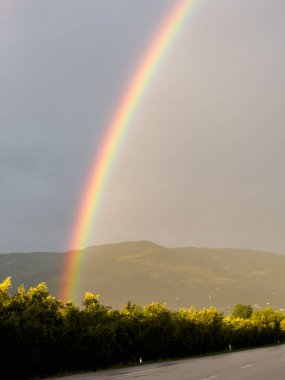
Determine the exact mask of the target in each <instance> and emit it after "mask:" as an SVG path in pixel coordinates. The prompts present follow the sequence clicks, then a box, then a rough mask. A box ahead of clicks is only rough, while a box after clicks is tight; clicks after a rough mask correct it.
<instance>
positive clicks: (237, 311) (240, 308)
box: [232, 303, 253, 319]
mask: <svg viewBox="0 0 285 380" xmlns="http://www.w3.org/2000/svg"><path fill="white" fill-rule="evenodd" d="M252 312H253V309H252V306H251V305H242V304H240V303H239V304H237V305H236V307H235V308H234V311H233V312H232V316H233V317H237V318H244V319H247V318H249V317H250V316H251V314H252Z"/></svg>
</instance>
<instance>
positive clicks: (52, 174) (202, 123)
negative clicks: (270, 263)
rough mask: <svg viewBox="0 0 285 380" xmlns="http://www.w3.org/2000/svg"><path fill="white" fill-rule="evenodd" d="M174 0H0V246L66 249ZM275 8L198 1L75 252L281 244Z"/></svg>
mask: <svg viewBox="0 0 285 380" xmlns="http://www.w3.org/2000/svg"><path fill="white" fill-rule="evenodd" d="M171 4H173V0H155V1H153V0H144V1H139V0H76V1H75V0H29V1H28V0H17V1H15V0H0V49H1V54H0V57H1V60H0V63H1V70H0V128H1V138H0V252H10V251H31V250H42V251H43V250H64V249H66V248H67V247H68V242H69V239H70V234H71V231H72V226H73V223H74V218H75V215H76V212H77V209H78V203H79V199H80V194H81V192H82V190H83V188H84V185H85V180H86V178H87V176H88V168H89V166H90V162H91V161H92V158H93V157H94V154H95V153H96V151H97V149H98V148H99V145H100V141H101V138H102V135H103V134H104V131H105V130H106V125H107V122H108V120H109V119H110V117H111V115H112V113H113V111H114V109H115V106H116V103H117V101H118V99H119V98H120V95H121V94H122V92H123V90H124V88H125V86H126V84H127V83H128V80H129V78H130V75H131V73H132V72H133V71H134V69H135V67H136V65H137V62H138V59H139V57H140V56H141V54H142V53H143V51H144V50H145V48H146V47H147V46H148V44H149V42H150V41H151V39H152V38H153V36H154V33H155V31H156V29H157V27H158V25H159V24H160V23H161V22H162V21H163V17H164V15H165V14H166V13H167V10H168V9H169V7H170V6H171ZM284 18H285V2H284V1H283V0H231V1H229V0H201V1H200V2H199V4H198V6H197V7H196V9H195V11H194V12H193V14H192V15H191V17H190V18H189V20H188V22H187V24H186V25H185V26H184V28H183V30H181V32H180V34H179V36H178V38H177V39H176V41H175V44H174V45H173V47H172V49H171V51H170V52H169V54H168V55H167V57H166V58H165V60H164V61H163V63H162V65H161V66H160V69H159V71H158V72H157V75H156V76H155V79H154V80H153V82H152V84H151V86H150V88H149V89H148V92H147V94H146V96H145V98H144V99H143V101H142V103H141V105H140V107H139V110H138V112H137V113H136V115H135V118H134V120H133V122H132V125H131V127H130V129H129V132H128V133H127V135H126V137H125V139H124V141H123V143H122V145H121V148H120V152H119V156H118V158H117V160H116V162H115V165H114V167H113V170H112V172H111V175H110V177H109V180H108V182H107V185H106V188H105V191H104V195H103V198H102V199H101V202H100V208H99V212H98V214H97V216H96V219H95V222H94V226H93V231H92V236H91V237H90V240H89V242H87V244H88V245H92V244H101V243H110V242H117V241H124V240H142V239H147V240H152V241H155V242H157V243H161V244H164V245H167V246H183V245H189V246H210V247H238V248H253V249H262V250H267V251H272V252H280V253H285V233H284V226H285V218H284V215H285V196H284V194H285V171H284V162H285V149H284V146H285V128H284V119H285V104H284V99H285V97H284V95H285V75H284V67H285V23H284Z"/></svg>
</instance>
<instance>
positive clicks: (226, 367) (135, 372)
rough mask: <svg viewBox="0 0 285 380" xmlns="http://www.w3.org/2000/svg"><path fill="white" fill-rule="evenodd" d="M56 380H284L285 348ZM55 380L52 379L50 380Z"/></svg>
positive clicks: (234, 353)
mask: <svg viewBox="0 0 285 380" xmlns="http://www.w3.org/2000/svg"><path fill="white" fill-rule="evenodd" d="M56 379H57V380H125V379H126V380H215V379H217V380H257V379H258V380H284V379H285V345H279V346H274V347H269V348H259V349H254V350H247V351H240V352H231V353H228V354H222V355H214V356H207V357H200V358H193V359H184V360H177V361H169V362H163V363H158V364H146V365H144V364H141V365H138V366H135V367H130V368H121V369H112V370H106V371H100V372H92V373H86V374H80V375H73V376H66V377H61V378H56ZM54 380H55V379H54Z"/></svg>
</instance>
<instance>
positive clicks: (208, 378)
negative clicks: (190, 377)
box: [203, 375, 219, 380]
mask: <svg viewBox="0 0 285 380" xmlns="http://www.w3.org/2000/svg"><path fill="white" fill-rule="evenodd" d="M217 377H219V376H216V375H214V376H211V377H207V378H206V377H204V379H203V380H212V379H216V378H217Z"/></svg>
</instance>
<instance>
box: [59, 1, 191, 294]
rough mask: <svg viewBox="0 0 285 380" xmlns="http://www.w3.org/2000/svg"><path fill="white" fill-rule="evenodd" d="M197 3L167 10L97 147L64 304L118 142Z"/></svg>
mask: <svg viewBox="0 0 285 380" xmlns="http://www.w3.org/2000/svg"><path fill="white" fill-rule="evenodd" d="M197 2H198V0H178V1H175V4H174V6H173V8H172V9H170V12H169V13H168V15H167V17H166V18H165V20H164V22H163V23H162V25H161V26H160V27H159V29H158V32H157V33H156V34H155V36H154V39H153V40H152V41H151V43H150V46H149V47H148V49H147V50H146V51H145V53H144V55H143V57H142V59H141V60H140V64H139V65H138V67H137V68H136V70H135V73H134V75H133V76H132V77H131V80H130V82H129V85H128V86H127V88H126V91H125V93H124V94H123V96H122V97H121V99H120V101H119V103H118V106H117V109H116V111H115V113H114V116H113V117H112V119H111V122H110V124H109V125H108V126H107V128H106V130H107V132H106V134H105V136H104V138H103V141H102V143H101V146H100V150H99V154H97V155H96V157H95V160H94V164H93V167H92V170H91V172H90V174H89V178H88V181H87V183H86V185H85V188H84V191H83V196H82V200H81V203H80V207H79V212H78V216H77V218H76V222H75V225H74V229H73V232H72V239H71V242H70V245H69V247H70V249H72V251H70V252H69V253H68V257H67V259H66V263H65V266H64V274H63V285H62V292H61V298H62V299H63V300H65V301H67V300H73V299H74V298H75V297H76V292H77V291H78V285H79V281H80V273H81V269H82V263H83V259H84V250H83V248H84V247H85V245H86V243H87V241H88V238H89V237H90V235H91V230H92V224H93V220H94V218H95V216H96V212H97V209H98V205H99V201H100V198H101V196H102V192H103V189H104V185H105V183H106V179H107V177H108V175H109V173H110V170H111V168H112V165H113V162H114V160H115V158H116V155H117V151H118V149H119V147H120V144H121V141H122V139H123V137H124V135H125V133H126V131H127V129H128V127H129V125H130V123H131V120H132V118H133V116H134V113H135V112H136V110H137V108H138V106H139V104H140V102H141V100H142V98H143V96H144V95H145V92H146V90H147V88H148V86H149V84H150V83H151V82H152V79H153V77H154V75H155V73H156V70H157V68H158V66H159V65H160V63H161V62H162V60H163V58H164V56H165V54H166V53H167V51H168V50H169V48H170V47H171V44H172V42H173V41H174V40H175V37H176V35H177V33H178V32H179V31H180V29H181V28H182V26H183V25H184V23H185V21H186V18H187V17H188V16H189V15H190V13H191V12H190V11H191V10H193V9H194V8H195V5H196V4H197ZM76 249H77V250H76Z"/></svg>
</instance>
